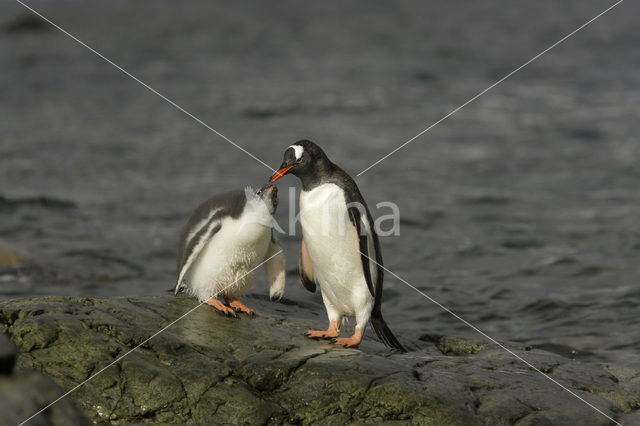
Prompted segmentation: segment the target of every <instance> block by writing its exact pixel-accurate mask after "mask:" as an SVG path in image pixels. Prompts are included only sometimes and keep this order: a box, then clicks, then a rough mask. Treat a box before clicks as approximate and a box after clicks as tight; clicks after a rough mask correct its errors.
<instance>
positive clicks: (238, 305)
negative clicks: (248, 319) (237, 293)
mask: <svg viewBox="0 0 640 426" xmlns="http://www.w3.org/2000/svg"><path fill="white" fill-rule="evenodd" d="M224 300H225V302H227V303H228V304H229V306H231V307H232V308H233V309H235V310H236V311H238V312H244V313H245V314H249V316H255V314H256V312H255V311H254V310H253V309H250V308H247V306H246V305H245V304H244V303H242V302H241V301H239V300H238V299H227V298H225V299H224Z"/></svg>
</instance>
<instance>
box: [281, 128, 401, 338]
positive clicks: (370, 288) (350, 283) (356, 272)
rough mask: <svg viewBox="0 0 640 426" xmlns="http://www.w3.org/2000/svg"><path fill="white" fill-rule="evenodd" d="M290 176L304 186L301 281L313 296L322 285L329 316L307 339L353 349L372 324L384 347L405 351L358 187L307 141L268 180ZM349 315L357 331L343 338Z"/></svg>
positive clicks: (287, 154)
mask: <svg viewBox="0 0 640 426" xmlns="http://www.w3.org/2000/svg"><path fill="white" fill-rule="evenodd" d="M287 173H291V174H293V175H295V176H297V177H298V178H299V179H300V181H301V182H302V192H301V194H300V223H301V225H302V244H301V247H300V262H299V268H300V278H301V279H302V283H303V284H304V286H305V288H307V290H309V291H312V292H314V291H315V288H316V284H318V285H319V286H320V290H321V292H322V300H323V301H324V305H325V307H326V309H327V314H328V316H329V328H327V330H309V331H308V332H307V333H306V336H307V337H310V338H327V339H333V342H334V343H337V344H340V345H343V346H345V347H355V346H358V345H359V344H360V342H361V341H362V336H363V334H364V330H365V328H366V326H367V324H368V323H369V321H371V325H373V329H374V330H375V332H376V334H377V335H378V337H379V338H380V339H381V340H382V341H383V342H384V343H385V344H387V345H388V346H391V347H394V348H396V349H399V350H402V351H404V350H405V349H404V348H403V347H402V345H401V344H400V342H398V340H397V339H396V337H395V336H394V335H393V333H392V332H391V330H390V329H389V327H387V324H386V323H385V322H384V319H383V318H382V309H381V308H382V282H383V269H382V254H381V253H380V244H379V242H378V235H377V234H376V231H375V229H374V226H373V220H372V218H371V213H370V212H369V209H368V207H367V205H366V203H365V201H364V199H363V198H362V195H361V194H360V190H359V189H358V186H357V185H356V183H355V182H354V181H353V179H352V178H351V176H349V175H348V174H347V173H346V172H344V171H343V170H342V169H341V168H340V167H338V166H336V165H335V164H333V163H332V162H331V161H330V160H329V158H327V156H326V154H325V153H324V151H322V149H320V147H319V146H318V145H316V144H315V143H313V142H311V141H308V140H301V141H298V142H296V143H294V144H293V145H291V146H290V147H288V148H287V150H286V151H285V152H284V161H283V163H282V165H281V166H280V168H279V169H278V170H277V171H276V173H275V174H273V176H271V179H270V181H271V182H275V181H276V180H278V179H280V178H281V177H282V176H284V175H285V174H287ZM346 316H355V317H356V327H355V332H354V334H353V336H351V337H348V338H339V337H338V336H339V334H340V326H341V325H342V321H343V319H344V317H346Z"/></svg>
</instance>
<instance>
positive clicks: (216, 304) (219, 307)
mask: <svg viewBox="0 0 640 426" xmlns="http://www.w3.org/2000/svg"><path fill="white" fill-rule="evenodd" d="M207 305H209V306H213V307H214V308H216V309H217V310H218V311H220V312H222V313H223V314H225V315H226V316H228V317H237V315H236V311H234V310H233V309H231V308H230V307H228V306H227V305H225V304H224V303H222V302H221V301H219V300H218V299H216V298H215V297H212V298H210V299H209V300H207Z"/></svg>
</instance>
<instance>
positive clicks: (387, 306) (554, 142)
mask: <svg viewBox="0 0 640 426" xmlns="http://www.w3.org/2000/svg"><path fill="white" fill-rule="evenodd" d="M520 3H521V2H517V3H514V2H509V1H497V0H494V1H489V2H486V1H485V2H476V1H471V0H468V1H458V2H417V1H416V2H407V1H402V2H396V3H395V4H394V6H391V5H389V4H387V3H386V2H364V1H361V2H355V3H353V2H348V3H342V2H341V3H338V2H323V3H322V4H315V5H309V4H303V3H302V2H295V1H291V2H275V3H273V2H270V3H269V5H267V4H263V3H262V2H256V3H255V4H249V3H242V4H233V5H231V4H224V5H223V4H218V3H213V2H209V1H202V2H166V1H161V2H134V3H130V2H122V1H110V2H95V3H94V2H73V1H72V2H54V1H49V2H34V3H33V5H34V7H36V8H38V9H39V10H41V11H42V12H43V13H45V14H46V15H47V16H48V17H50V18H51V19H53V20H54V21H55V22H57V23H59V24H60V25H61V26H62V27H64V28H65V29H67V30H68V31H70V32H72V33H73V34H75V35H77V36H78V37H79V38H80V39H82V40H84V41H85V42H86V43H88V44H89V45H91V46H93V47H95V48H96V49H97V50H99V51H100V52H102V53H103V54H104V55H106V56H108V57H109V58H111V59H113V60H114V61H115V62H116V63H118V64H120V65H122V66H123V67H124V68H126V69H127V70H129V71H130V72H132V73H133V74H135V75H136V76H138V77H139V78H141V79H142V80H144V81H145V82H147V83H148V84H150V85H151V86H153V87H154V88H156V89H157V90H159V91H160V92H162V93H163V94H165V95H166V96H168V97H170V98H171V99H173V100H175V102H177V103H178V104H180V105H182V106H184V107H185V108H186V109H187V110H189V111H190V112H192V113H193V114H195V115H196V116H198V117H200V118H201V119H202V120H203V121H205V122H206V123H208V124H210V125H211V126H213V127H215V128H216V129H217V130H219V131H220V132H222V133H223V134H224V135H226V136H228V137H229V138H231V139H233V140H234V141H236V142H237V143H238V144H240V145H242V146H243V147H244V148H246V149H247V150H249V151H250V152H252V153H253V154H255V155H256V156H257V157H259V158H260V159H262V160H263V161H265V162H266V163H267V164H269V165H271V166H272V167H275V166H276V165H278V164H280V161H281V157H282V152H283V150H284V148H286V147H287V146H288V145H289V144H290V143H291V142H293V141H295V140H297V139H301V138H309V139H312V140H314V141H316V142H317V143H319V144H320V145H321V146H323V147H324V149H325V150H326V152H327V154H328V155H329V156H330V158H332V159H333V160H334V161H335V162H336V163H338V164H339V165H341V166H342V167H343V168H344V169H346V170H347V171H348V172H350V173H352V174H354V175H355V174H356V173H358V172H359V171H361V170H362V169H364V168H365V167H367V166H369V165H370V164H371V163H373V162H374V161H376V160H377V159H378V158H380V157H381V156H382V155H384V154H386V153H387V152H389V151H390V150H392V149H393V148H395V147H396V146H398V145H399V144H401V143H402V142H404V141H405V140H407V139H409V138H410V137H412V136H414V135H415V134H417V133H418V132H419V131H421V130H422V129H424V128H426V127H427V126H429V125H430V124H432V123H433V122H435V121H437V120H438V119H439V118H441V117H442V116H443V115H445V114H446V113H447V112H449V111H450V110H452V109H453V108H455V107H457V106H459V105H460V104H462V103H464V102H465V101H466V100H468V99H469V98H471V97H472V96H473V95H475V94H476V93H478V92H479V91H481V90H483V89H484V88H486V87H487V86H489V85H490V84H492V83H493V82H494V81H496V80H497V79H499V78H500V77H502V76H503V75H505V74H506V73H508V72H509V71H511V70H512V69H514V68H515V67H517V66H518V65H520V64H522V63H523V62H525V61H527V60H528V59H530V58H531V57H532V56H534V55H535V54H536V53H538V52H540V51H541V50H543V49H544V48H546V47H547V46H549V45H550V44H552V43H553V42H555V41H556V40H558V39H560V38H561V37H562V36H564V35H565V34H566V33H568V32H570V31H572V30H573V29H575V28H576V27H578V26H579V25H581V24H582V23H584V22H586V21H587V20H588V19H589V18H591V17H592V16H594V15H596V14H597V13H599V12H600V11H601V10H603V9H604V8H606V7H607V5H608V3H605V2H603V1H591V0H589V1H583V0H581V1H555V0H554V1H539V2H529V4H528V5H522V4H520ZM639 13H640V7H639V6H638V3H637V2H625V3H623V4H622V5H621V6H619V7H618V8H616V9H614V10H613V11H611V12H610V13H609V14H607V15H605V16H604V17H602V18H601V19H600V20H598V21H596V22H595V23H593V24H592V25H590V26H589V27H587V28H585V29H584V30H583V31H581V32H580V33H578V34H577V35H576V36H575V37H573V38H571V39H569V40H567V41H566V42H565V43H563V44H562V45H560V46H558V47H557V48H556V49H554V50H552V51H551V52H549V53H548V54H546V55H545V56H543V57H542V58H540V59H539V60H537V61H536V62H534V63H533V64H531V65H530V66H528V67H526V68H525V69H524V70H522V71H520V72H519V73H518V74H516V75H514V76H513V77H512V78H511V79H509V80H507V81H506V82H505V83H503V84H501V85H499V86H498V87H496V88H494V89H493V90H491V91H490V92H489V93H487V94H486V95H485V96H483V97H482V98H480V99H478V100H477V101H475V102H474V103H472V104H470V105H469V106H467V107H466V108H465V109H463V110H462V111H460V112H459V113H457V114H456V115H455V116H453V117H452V118H450V119H449V120H447V121H445V122H443V123H441V124H440V125H439V126H437V127H435V128H434V129H432V130H431V131H429V132H427V133H426V134H425V135H423V136H422V137H420V138H419V139H417V140H415V141H414V142H412V143H411V144H409V145H408V146H407V147H406V148H405V149H403V150H401V151H399V152H397V153H396V154H394V155H393V156H391V157H389V158H388V159H387V160H385V161H383V162H382V163H380V164H379V165H378V166H376V167H374V168H372V169H371V170H369V171H368V172H366V173H365V174H363V175H362V176H361V177H359V178H358V179H357V182H358V184H359V185H360V188H361V190H362V192H363V194H364V196H365V198H366V199H367V200H368V202H369V203H370V204H371V205H375V204H376V203H378V202H381V201H393V202H395V203H397V204H398V206H399V207H400V210H401V217H402V222H401V232H400V235H399V236H391V237H385V238H383V240H382V247H383V254H384V259H385V264H386V266H387V267H389V268H390V269H391V270H392V271H394V272H395V273H396V274H398V275H399V276H401V277H403V278H404V279H405V280H407V281H408V282H410V283H412V284H413V285H415V286H416V287H418V288H420V289H422V290H423V291H425V292H426V293H427V294H428V295H429V296H431V297H432V298H434V299H435V300H437V301H439V302H440V303H442V304H444V305H445V306H447V307H449V308H450V309H452V310H453V311H455V312H457V313H458V314H460V315H461V316H462V317H464V318H465V319H467V320H468V321H470V322H472V323H473V324H475V325H477V326H478V327H480V328H481V329H483V330H484V331H486V332H487V333H488V334H490V335H492V336H494V337H496V338H500V339H506V340H511V341H519V342H523V343H526V344H547V345H548V344H560V345H568V346H573V347H576V348H579V349H582V350H587V351H593V352H596V353H601V354H605V353H606V354H609V355H612V354H622V353H631V352H633V351H636V352H637V350H638V349H640V327H638V326H639V323H640V307H639V302H640V283H639V279H640V272H639V268H638V264H639V260H640V221H639V217H640V192H639V191H638V188H639V185H640V168H639V167H638V164H639V160H640V144H639V140H638V135H639V134H640V125H639V124H638V107H639V105H640V89H639V87H640V73H638V71H637V70H638V68H639V67H640V49H638V48H637V47H638V45H640V30H639V29H638V26H637V22H636V20H637V16H638V14H639ZM27 16H28V15H27V14H26V12H25V10H24V9H23V8H21V6H20V5H18V4H17V3H13V2H2V3H0V64H1V69H2V72H1V73H0V130H1V133H0V195H1V197H0V242H1V244H3V245H5V246H9V247H12V248H14V249H17V250H19V251H21V252H23V253H25V254H26V255H27V256H29V257H30V258H31V259H33V260H34V261H35V266H34V267H30V268H18V269H16V268H5V269H3V270H1V271H0V298H1V299H7V298H14V297H24V296H30V295H39V294H67V295H100V296H114V295H124V294H149V293H158V292H163V291H165V290H167V289H169V288H170V287H172V286H173V281H174V272H175V271H174V267H175V259H174V258H175V252H176V247H177V237H178V234H179V231H180V228H181V226H182V225H183V223H184V222H185V221H186V219H187V217H188V216H189V214H190V212H191V210H192V209H193V208H194V207H195V206H196V205H197V204H198V203H199V202H201V201H202V200H204V199H205V198H207V197H208V196H210V195H211V194H214V193H217V192H221V191H226V190H228V189H232V188H240V187H243V186H245V185H249V184H252V185H257V184H260V183H261V182H263V181H264V180H265V178H266V177H267V176H268V175H269V174H270V170H269V169H268V168H267V167H265V166H264V165H261V164H260V163H258V162H257V161H255V160H253V159H252V158H250V157H249V156H247V155H246V154H244V153H243V152H241V151H240V150H238V149H236V148H235V147H233V146H232V145H230V144H229V143H227V142H225V141H224V140H222V139H221V138H220V137H219V136H216V135H215V134H213V133H212V132H210V131H209V130H207V129H206V128H204V127H203V126H201V125H199V124H198V123H196V122H194V121H193V120H192V119H190V118H189V117H187V116H185V115H184V114H183V113H181V112H180V111H178V110H176V109H175V108H174V107H172V106H171V105H169V104H167V103H166V102H164V101H162V100H161V99H160V98H159V97H158V96H156V95H154V94H152V93H151V92H149V91H148V90H146V89H145V88H143V87H141V86H140V85H139V84H137V83H136V82H134V81H132V80H131V79H130V78H128V77H126V76H125V75H123V74H122V73H121V72H120V71H118V70H116V69H114V68H113V67H111V66H109V65H108V64H106V63H105V62H104V61H102V60H101V59H99V58H98V57H96V56H95V55H94V54H92V53H90V52H89V51H87V50H86V49H84V48H83V47H81V46H79V45H78V44H76V43H75V42H73V41H72V40H70V39H69V38H68V37H66V36H65V35H63V34H61V33H60V32H58V31H56V30H53V29H50V28H49V27H47V26H43V25H39V24H38V22H37V21H33V20H30V19H28V18H27ZM281 182H282V184H281V185H280V189H281V192H280V195H281V206H280V209H279V211H278V215H277V216H278V219H279V220H280V222H281V224H283V226H284V227H285V228H286V224H287V222H288V220H287V213H288V211H287V210H288V196H287V190H286V186H288V185H296V184H297V181H296V180H295V179H294V178H293V177H288V178H285V179H282V180H281ZM376 213H377V210H376V209H375V208H374V214H376ZM381 213H382V214H384V213H386V211H384V212H382V211H381ZM297 234H298V236H282V237H281V241H282V242H283V247H284V249H285V252H286V255H287V259H288V269H289V271H290V273H289V275H288V279H289V281H288V285H289V287H288V290H287V298H289V299H291V300H299V301H304V302H305V303H306V305H305V306H311V308H309V309H314V310H317V312H319V313H320V314H321V315H320V316H321V317H324V313H323V310H324V308H323V306H322V303H321V299H320V297H319V295H318V294H315V295H311V294H310V293H307V292H305V291H304V290H303V289H302V287H301V285H300V283H299V281H298V278H297V272H296V269H297V254H298V241H299V230H298V233H297ZM266 291H267V290H266V284H265V279H264V276H262V275H261V276H260V278H259V280H258V281H257V282H256V284H255V285H254V287H253V289H252V292H255V293H265V292H266ZM384 312H385V316H386V317H387V321H388V322H389V323H390V325H391V326H392V328H393V329H395V330H396V331H397V333H398V334H399V335H400V336H401V337H402V336H403V335H405V336H408V335H411V334H412V333H432V334H437V333H442V334H465V335H473V334H474V332H473V331H472V330H470V329H469V328H468V327H467V326H466V325H464V324H462V323H461V322H460V321H458V320H457V319H455V318H453V317H452V316H451V315H450V314H448V313H446V312H444V311H443V310H442V309H440V308H438V307H437V306H436V305H434V304H433V303H432V302H430V301H429V300H427V299H425V298H423V297H421V296H419V295H417V294H416V293H415V292H414V291H413V290H411V289H410V288H408V287H407V286H405V285H404V284H403V283H401V282H400V281H398V280H397V279H395V278H394V277H392V276H390V275H389V274H387V280H386V284H385V303H384Z"/></svg>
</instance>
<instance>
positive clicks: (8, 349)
mask: <svg viewBox="0 0 640 426" xmlns="http://www.w3.org/2000/svg"><path fill="white" fill-rule="evenodd" d="M16 355H17V351H16V347H15V346H14V345H13V343H11V342H10V341H9V339H8V338H7V337H6V336H5V335H3V334H0V413H2V416H1V418H0V424H3V425H4V424H7V425H9V424H13V425H15V424H19V423H21V422H23V421H24V420H26V419H28V418H29V417H31V416H32V415H33V414H35V413H37V412H38V411H40V410H42V409H43V408H45V407H46V406H47V405H49V404H50V403H51V402H53V401H54V400H56V399H57V398H59V397H60V396H61V395H62V394H64V390H62V388H61V387H60V386H58V385H57V384H56V383H55V382H54V381H53V380H51V379H50V378H49V377H46V376H45V375H43V374H40V373H37V372H34V371H26V372H19V373H15V374H12V373H13V365H14V362H15V359H16ZM34 424H42V425H81V424H89V421H88V420H87V419H86V418H85V417H84V416H83V415H82V413H80V411H79V410H78V409H77V407H76V406H75V405H74V403H73V401H72V400H70V399H67V400H65V399H62V400H61V401H60V402H59V403H56V404H54V405H52V406H51V407H50V408H49V409H47V410H45V411H44V412H43V413H42V415H40V416H38V420H37V421H34Z"/></svg>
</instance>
